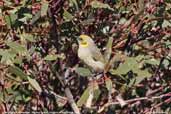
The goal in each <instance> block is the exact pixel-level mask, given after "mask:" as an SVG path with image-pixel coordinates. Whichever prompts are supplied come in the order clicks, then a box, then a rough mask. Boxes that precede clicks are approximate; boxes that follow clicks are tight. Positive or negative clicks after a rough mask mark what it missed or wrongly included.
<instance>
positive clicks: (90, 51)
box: [78, 35, 105, 72]
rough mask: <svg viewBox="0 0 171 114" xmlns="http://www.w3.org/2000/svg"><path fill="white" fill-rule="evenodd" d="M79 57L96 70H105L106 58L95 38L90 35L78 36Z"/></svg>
mask: <svg viewBox="0 0 171 114" xmlns="http://www.w3.org/2000/svg"><path fill="white" fill-rule="evenodd" d="M78 44H79V48H78V57H79V58H80V59H81V60H82V61H83V62H84V63H86V64H87V65H88V66H89V67H91V68H92V69H93V70H94V71H96V72H102V71H103V70H104V67H105V64H104V62H105V61H104V58H103V55H102V54H101V52H100V50H99V49H98V48H97V46H96V44H95V43H94V41H93V39H92V38H91V37H90V36H88V35H80V36H79V37H78Z"/></svg>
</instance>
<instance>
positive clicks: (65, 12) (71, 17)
mask: <svg viewBox="0 0 171 114" xmlns="http://www.w3.org/2000/svg"><path fill="white" fill-rule="evenodd" d="M63 17H64V20H65V21H66V22H67V21H71V20H72V19H73V16H72V14H71V13H69V12H68V11H67V10H64V13H63Z"/></svg>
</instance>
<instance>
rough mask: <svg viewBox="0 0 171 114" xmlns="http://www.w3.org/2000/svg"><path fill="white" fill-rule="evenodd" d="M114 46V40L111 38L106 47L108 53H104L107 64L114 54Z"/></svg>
mask: <svg viewBox="0 0 171 114" xmlns="http://www.w3.org/2000/svg"><path fill="white" fill-rule="evenodd" d="M112 44H113V38H112V37H110V38H109V40H108V43H107V45H106V51H105V53H104V55H105V60H106V62H108V61H109V59H110V57H111V54H112Z"/></svg>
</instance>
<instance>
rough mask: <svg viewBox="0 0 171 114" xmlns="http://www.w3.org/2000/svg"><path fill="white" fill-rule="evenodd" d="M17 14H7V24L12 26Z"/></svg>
mask: <svg viewBox="0 0 171 114" xmlns="http://www.w3.org/2000/svg"><path fill="white" fill-rule="evenodd" d="M16 19H17V15H16V14H12V13H11V14H9V15H5V22H6V23H7V26H8V27H9V28H11V27H12V26H13V24H14V23H15V22H16Z"/></svg>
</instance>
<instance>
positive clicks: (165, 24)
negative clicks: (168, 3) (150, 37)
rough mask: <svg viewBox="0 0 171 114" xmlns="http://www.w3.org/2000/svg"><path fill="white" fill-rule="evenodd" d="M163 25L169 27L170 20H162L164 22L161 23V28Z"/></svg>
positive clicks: (170, 25) (170, 24)
mask: <svg viewBox="0 0 171 114" xmlns="http://www.w3.org/2000/svg"><path fill="white" fill-rule="evenodd" d="M165 27H171V22H170V21H168V20H164V22H163V23H162V28H165Z"/></svg>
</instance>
